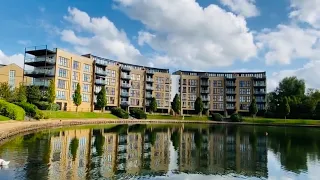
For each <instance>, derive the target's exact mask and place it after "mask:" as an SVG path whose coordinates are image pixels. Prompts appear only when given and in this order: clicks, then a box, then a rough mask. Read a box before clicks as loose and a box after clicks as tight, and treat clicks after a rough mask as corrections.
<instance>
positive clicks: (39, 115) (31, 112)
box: [15, 102, 46, 120]
mask: <svg viewBox="0 0 320 180" xmlns="http://www.w3.org/2000/svg"><path fill="white" fill-rule="evenodd" d="M15 104H16V105H18V106H20V107H22V108H23V109H24V110H25V112H26V114H27V116H30V117H32V118H34V119H37V120H39V119H46V117H45V116H44V113H43V112H42V111H41V110H39V109H38V108H37V106H35V105H33V104H30V103H27V102H16V103H15Z"/></svg>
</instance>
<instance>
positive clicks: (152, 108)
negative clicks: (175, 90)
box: [150, 97, 158, 113]
mask: <svg viewBox="0 0 320 180" xmlns="http://www.w3.org/2000/svg"><path fill="white" fill-rule="evenodd" d="M157 109H158V104H157V101H156V98H154V97H153V98H152V99H151V101H150V113H153V112H156V111H157Z"/></svg>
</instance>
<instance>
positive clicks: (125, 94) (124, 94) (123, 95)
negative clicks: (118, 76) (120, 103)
mask: <svg viewBox="0 0 320 180" xmlns="http://www.w3.org/2000/svg"><path fill="white" fill-rule="evenodd" d="M120 95H121V96H122V97H129V93H128V92H121V93H120Z"/></svg>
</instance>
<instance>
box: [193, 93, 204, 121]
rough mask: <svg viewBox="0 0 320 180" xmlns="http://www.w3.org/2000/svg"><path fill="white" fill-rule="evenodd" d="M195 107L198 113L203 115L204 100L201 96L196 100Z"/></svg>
mask: <svg viewBox="0 0 320 180" xmlns="http://www.w3.org/2000/svg"><path fill="white" fill-rule="evenodd" d="M194 109H195V111H196V113H197V114H199V115H200V116H201V115H202V111H203V102H202V99H201V97H197V99H196V101H195V102H194Z"/></svg>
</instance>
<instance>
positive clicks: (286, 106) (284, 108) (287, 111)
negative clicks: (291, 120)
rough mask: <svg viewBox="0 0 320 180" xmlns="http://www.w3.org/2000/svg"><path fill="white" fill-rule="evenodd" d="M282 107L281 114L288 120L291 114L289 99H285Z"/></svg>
mask: <svg viewBox="0 0 320 180" xmlns="http://www.w3.org/2000/svg"><path fill="white" fill-rule="evenodd" d="M280 107H281V112H282V114H283V115H284V118H285V119H286V118H287V116H288V115H289V114H290V105H289V102H288V98H287V97H285V98H284V99H283V101H282V103H281V105H280Z"/></svg>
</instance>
